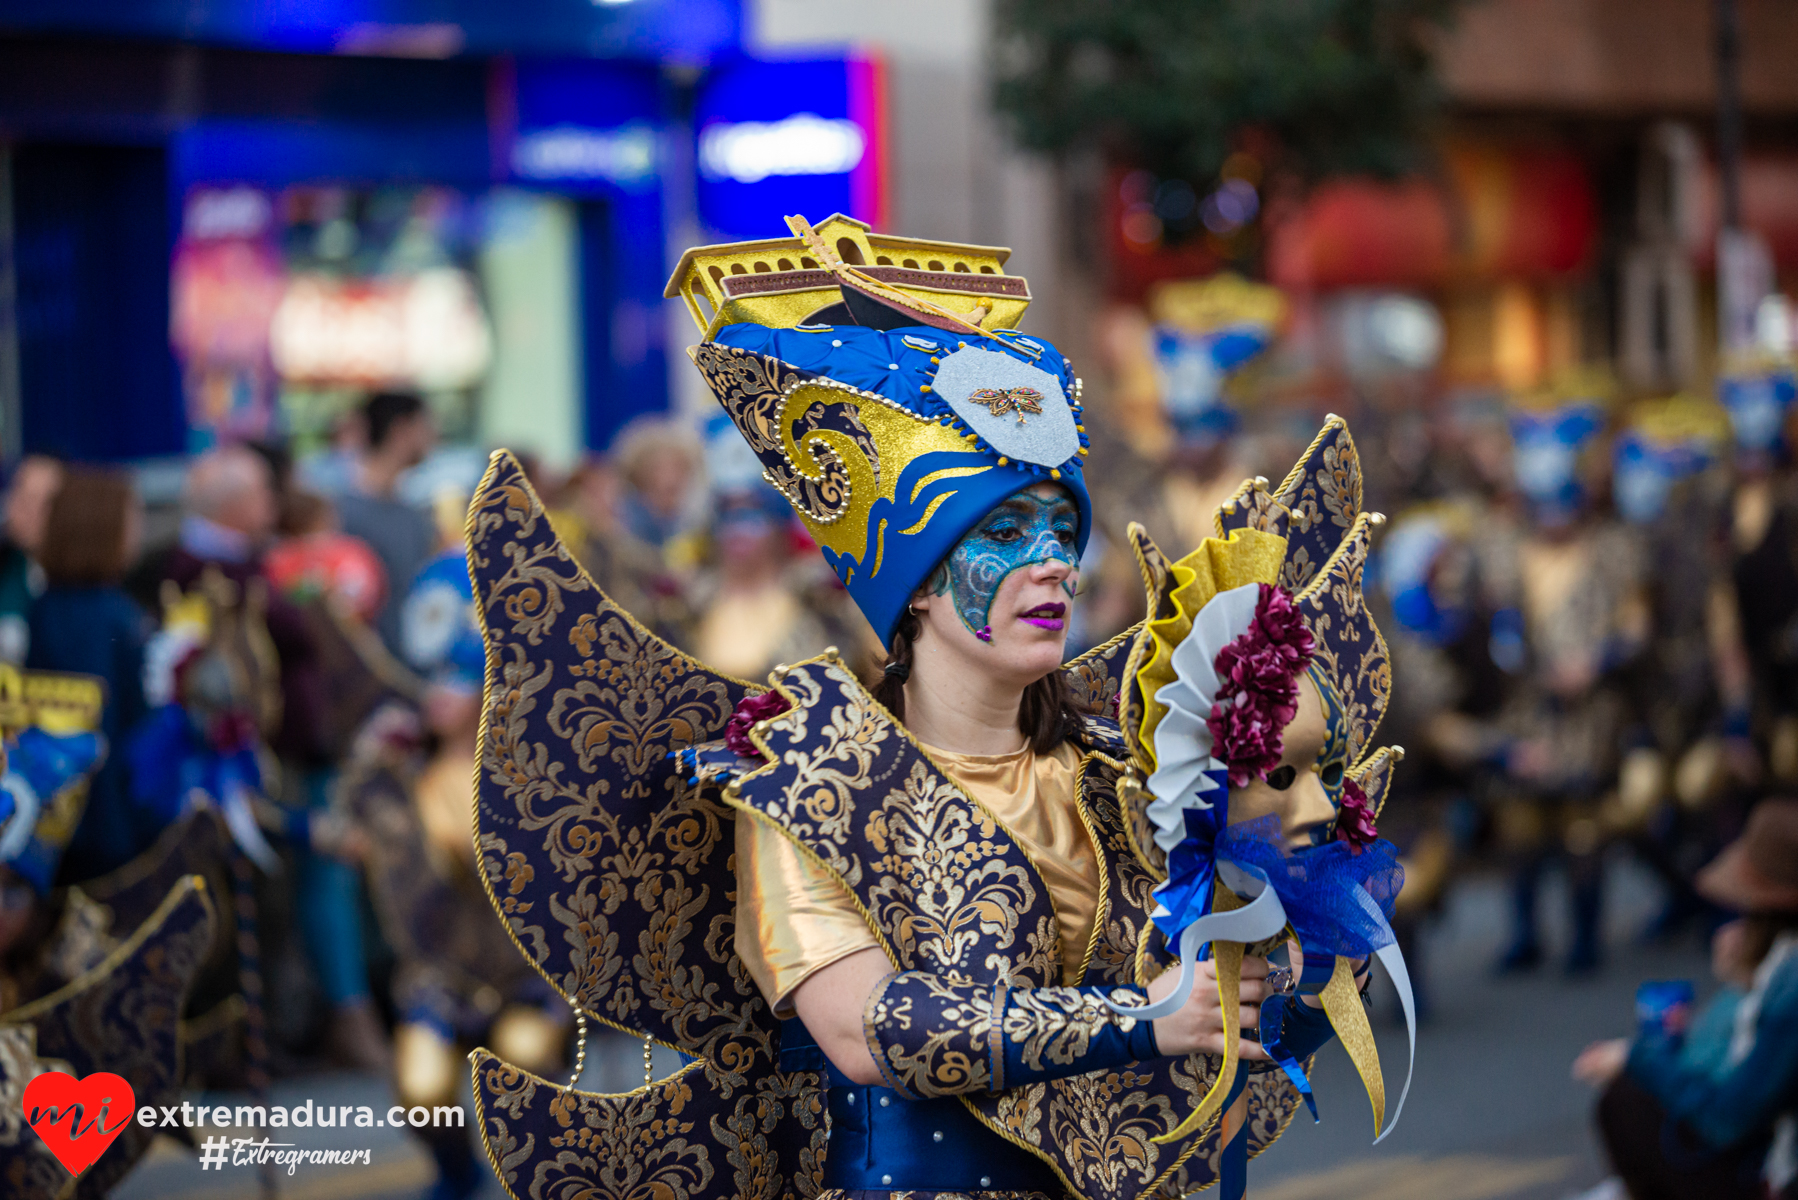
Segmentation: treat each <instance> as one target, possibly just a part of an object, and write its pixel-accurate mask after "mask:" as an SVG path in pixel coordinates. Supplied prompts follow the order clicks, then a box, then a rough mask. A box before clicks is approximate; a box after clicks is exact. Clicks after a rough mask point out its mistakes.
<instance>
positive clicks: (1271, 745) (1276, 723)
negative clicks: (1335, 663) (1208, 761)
mask: <svg viewBox="0 0 1798 1200" xmlns="http://www.w3.org/2000/svg"><path fill="white" fill-rule="evenodd" d="M1313 646H1314V643H1313V642H1312V640H1311V630H1310V629H1308V628H1307V627H1306V625H1305V619H1304V618H1303V617H1302V616H1300V615H1299V612H1298V610H1297V609H1295V608H1293V606H1292V597H1291V596H1289V595H1288V594H1287V593H1286V591H1285V590H1284V589H1283V588H1277V587H1273V586H1271V585H1269V584H1265V583H1264V584H1262V585H1261V594H1260V596H1259V598H1258V599H1257V600H1256V601H1255V618H1254V620H1252V621H1250V622H1249V627H1248V628H1247V629H1246V630H1244V631H1243V633H1242V634H1241V636H1239V637H1237V639H1236V640H1235V641H1233V642H1231V643H1230V644H1229V645H1228V646H1225V647H1224V648H1223V649H1222V650H1219V651H1218V652H1217V658H1216V659H1214V660H1213V662H1212V666H1213V668H1214V669H1215V670H1216V671H1217V678H1218V689H1217V700H1216V702H1215V703H1214V704H1213V705H1212V706H1211V714H1210V715H1209V716H1208V717H1207V718H1206V721H1205V723H1206V725H1207V726H1208V727H1209V728H1210V730H1211V742H1212V746H1213V747H1214V749H1213V753H1214V754H1215V755H1216V756H1217V757H1218V758H1221V759H1223V760H1224V761H1225V762H1227V763H1229V764H1230V786H1231V787H1247V786H1248V785H1249V784H1250V783H1251V782H1253V781H1254V780H1257V779H1260V778H1262V777H1263V776H1265V775H1266V774H1267V773H1268V772H1269V771H1271V770H1273V769H1274V768H1275V767H1277V766H1279V765H1280V752H1281V750H1282V742H1281V738H1282V736H1283V735H1284V733H1285V732H1286V726H1287V724H1288V723H1289V722H1291V720H1292V718H1293V717H1294V716H1296V715H1297V714H1298V711H1299V688H1298V677H1299V675H1300V673H1302V672H1303V671H1304V669H1305V668H1306V667H1307V666H1309V665H1310V663H1311V652H1312V649H1313Z"/></svg>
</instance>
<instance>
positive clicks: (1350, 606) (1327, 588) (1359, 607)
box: [1287, 513, 1392, 763]
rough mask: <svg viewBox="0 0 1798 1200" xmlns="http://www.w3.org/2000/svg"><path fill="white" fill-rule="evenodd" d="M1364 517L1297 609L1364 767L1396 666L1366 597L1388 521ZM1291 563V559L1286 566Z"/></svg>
mask: <svg viewBox="0 0 1798 1200" xmlns="http://www.w3.org/2000/svg"><path fill="white" fill-rule="evenodd" d="M1385 519H1386V518H1385V517H1383V516H1381V515H1380V514H1378V513H1362V514H1361V515H1360V516H1359V517H1357V518H1356V519H1355V522H1354V526H1353V528H1352V529H1350V531H1349V535H1348V537H1346V538H1345V539H1343V541H1342V544H1341V545H1340V546H1339V547H1337V549H1336V552H1335V554H1333V555H1332V556H1331V557H1330V559H1329V560H1328V561H1327V562H1326V563H1325V564H1324V566H1323V569H1322V570H1321V571H1319V572H1318V573H1317V574H1316V575H1315V576H1313V577H1312V580H1311V582H1310V583H1309V584H1307V585H1306V587H1305V589H1304V590H1303V591H1301V592H1299V593H1298V595H1297V597H1296V599H1297V601H1298V609H1299V611H1300V612H1301V613H1302V614H1304V617H1305V624H1306V625H1308V626H1309V627H1310V629H1311V635H1312V637H1313V638H1314V639H1315V641H1316V650H1315V658H1314V661H1315V662H1316V663H1317V664H1318V666H1320V667H1321V668H1322V669H1323V671H1324V673H1325V674H1326V675H1328V676H1329V679H1330V682H1331V683H1332V684H1333V685H1334V686H1335V688H1336V694H1337V695H1338V696H1340V697H1341V698H1342V701H1343V704H1344V706H1345V707H1346V708H1347V710H1348V725H1349V753H1348V761H1349V762H1350V763H1359V762H1360V760H1361V758H1362V756H1363V755H1365V754H1366V753H1367V748H1368V746H1369V744H1370V743H1371V742H1372V741H1373V735H1374V731H1375V730H1376V729H1378V728H1379V725H1380V720H1381V718H1383V717H1384V716H1385V715H1386V705H1387V703H1388V702H1389V701H1390V700H1391V699H1392V661H1391V658H1390V656H1389V655H1388V654H1387V651H1386V639H1385V638H1383V637H1381V636H1380V630H1379V627H1378V626H1376V625H1375V624H1374V621H1373V614H1372V613H1371V612H1370V611H1368V607H1367V600H1366V597H1364V596H1363V595H1362V594H1361V573H1362V571H1363V569H1364V568H1365V567H1366V566H1367V550H1368V543H1369V541H1370V539H1371V538H1372V535H1373V529H1374V527H1375V526H1376V525H1379V524H1381V523H1383V522H1384V521H1385ZM1287 561H1288V562H1290V561H1291V559H1290V557H1289V558H1288V560H1287Z"/></svg>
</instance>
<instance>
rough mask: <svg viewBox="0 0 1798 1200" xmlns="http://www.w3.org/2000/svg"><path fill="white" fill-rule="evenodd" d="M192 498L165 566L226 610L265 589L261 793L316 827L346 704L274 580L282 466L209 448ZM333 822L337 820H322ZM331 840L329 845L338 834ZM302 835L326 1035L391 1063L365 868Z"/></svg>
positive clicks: (359, 1056) (301, 878) (309, 631)
mask: <svg viewBox="0 0 1798 1200" xmlns="http://www.w3.org/2000/svg"><path fill="white" fill-rule="evenodd" d="M182 501H183V510H184V511H183V515H182V521H181V540H180V544H179V545H178V546H177V547H176V549H175V550H174V551H173V553H172V554H170V555H169V556H168V557H167V558H166V559H165V560H164V561H163V562H162V563H161V565H160V574H161V576H162V578H164V579H165V580H167V581H168V582H170V583H172V584H174V585H175V586H176V587H177V588H178V589H179V590H180V591H181V592H183V593H186V594H190V595H196V594H201V593H208V592H210V593H216V595H214V596H209V597H207V602H208V603H217V602H222V603H223V606H224V609H225V610H226V611H228V612H232V613H235V612H236V609H237V606H238V605H240V604H241V603H243V602H245V601H247V600H249V599H250V598H251V597H255V598H256V599H255V600H254V603H255V605H256V607H257V609H258V610H259V613H258V615H257V616H255V617H254V618H252V623H253V624H260V626H261V628H262V629H263V630H264V631H265V636H266V640H267V643H268V644H269V645H270V646H272V648H273V651H274V662H273V663H271V664H268V667H267V669H266V671H265V672H264V673H262V674H261V675H259V678H258V682H259V683H261V684H266V685H268V686H272V687H274V688H275V689H276V691H275V693H274V697H273V699H272V700H271V701H270V703H271V704H272V709H271V711H272V713H273V714H274V718H273V719H274V720H275V721H276V724H275V726H274V728H273V730H272V733H268V734H267V748H268V749H269V750H270V751H272V752H273V754H274V755H275V757H276V759H277V760H278V765H279V767H280V770H279V771H278V772H271V773H270V774H269V776H268V777H267V778H266V779H264V780H263V781H262V786H261V789H260V790H259V791H258V794H259V795H264V796H268V797H270V798H271V799H277V800H278V801H279V802H280V803H281V805H282V806H283V807H284V808H286V809H287V810H288V813H287V817H286V820H287V821H289V822H290V823H291V824H292V825H293V827H294V829H296V830H310V829H311V827H312V825H313V824H315V823H318V818H319V817H320V816H323V815H324V814H327V813H328V812H329V806H330V784H331V778H332V773H333V767H334V764H333V761H332V745H331V740H330V738H329V736H328V729H329V728H330V725H331V720H332V712H331V710H332V709H333V708H334V707H335V705H334V704H333V703H331V700H332V699H334V700H336V701H337V702H339V703H341V700H342V697H333V698H330V699H328V698H327V692H326V686H327V685H326V679H325V675H324V672H323V670H322V664H321V661H320V652H319V645H318V638H317V631H316V629H315V627H314V624H313V622H312V620H311V619H310V618H309V617H308V616H307V614H306V612H305V610H304V609H302V608H301V607H300V606H298V605H296V604H294V603H292V602H290V601H289V600H288V599H287V598H286V597H284V596H281V595H278V594H273V593H272V592H271V590H270V588H269V586H268V578H267V575H266V574H265V572H264V567H263V559H264V555H265V553H266V552H267V550H268V547H269V544H270V542H271V540H272V539H273V537H274V534H275V530H276V523H277V520H278V518H279V515H280V505H281V500H280V496H279V493H278V492H277V490H276V481H275V476H274V472H273V471H272V470H271V469H270V467H269V465H268V462H267V461H266V460H265V459H264V458H263V456H262V455H260V454H258V453H256V452H255V451H253V450H250V449H248V448H246V447H242V446H226V447H221V448H219V449H216V450H210V451H208V452H207V453H205V454H203V455H201V456H200V457H199V458H197V459H196V460H195V461H194V463H193V465H192V466H191V467H190V468H189V469H188V477H187V482H186V486H185V488H184V490H183V494H182ZM209 571H210V572H216V574H217V575H218V577H219V578H220V579H222V580H224V581H226V582H229V583H230V584H232V585H233V586H234V588H235V589H236V591H235V592H232V593H230V595H229V597H228V598H225V596H226V594H225V593H224V592H221V591H220V590H219V589H218V588H217V587H216V585H211V584H208V585H206V586H205V587H202V586H201V585H202V582H203V580H204V579H205V577H206V575H207V573H208V572H209ZM221 598H224V599H222V601H221ZM165 609H166V605H165ZM233 619H234V620H235V617H233ZM265 732H266V731H265ZM177 807H178V806H177ZM332 825H333V822H331V821H329V820H328V819H327V820H325V821H324V822H323V823H322V824H321V828H330V827H331V826H332ZM234 832H237V831H234ZM238 840H239V844H240V845H246V844H247V841H248V834H247V833H239V835H238ZM325 842H326V844H330V842H331V839H330V838H326V839H325ZM293 845H294V852H295V862H294V868H295V874H296V876H297V879H296V882H295V885H294V906H295V912H294V916H295V919H296V921H297V924H298V926H299V933H300V936H301V939H302V940H303V942H304V945H305V948H306V953H307V958H308V960H309V961H310V963H311V965H312V968H313V970H314V971H315V972H316V973H317V976H318V982H319V985H320V988H321V990H322V991H323V992H324V999H325V1003H326V1005H327V1006H328V1008H329V1010H330V1018H329V1022H330V1023H329V1028H328V1029H327V1034H326V1044H327V1045H328V1046H329V1047H330V1049H331V1052H332V1053H333V1055H334V1056H335V1057H336V1058H338V1059H339V1060H340V1061H342V1062H344V1063H345V1064H347V1065H354V1066H362V1067H366V1068H371V1069H379V1068H384V1067H385V1065H386V1062H387V1052H386V1037H385V1034H384V1032H383V1030H382V1028H381V1023H380V1020H379V1018H378V1015H377V1013H376V1011H375V1007H374V998H373V994H372V991H371V989H370V985H369V979H368V968H367V964H366V962H365V961H364V956H363V949H362V947H363V922H362V907H361V901H360V898H359V884H358V881H357V877H356V872H355V869H354V867H352V866H351V865H350V864H349V863H347V862H344V861H342V860H341V859H340V858H339V857H338V856H337V855H336V854H332V853H328V852H326V851H325V850H324V848H323V847H322V846H318V847H315V846H313V845H312V844H311V842H310V839H309V836H300V837H297V838H296V839H295V840H294V843H293Z"/></svg>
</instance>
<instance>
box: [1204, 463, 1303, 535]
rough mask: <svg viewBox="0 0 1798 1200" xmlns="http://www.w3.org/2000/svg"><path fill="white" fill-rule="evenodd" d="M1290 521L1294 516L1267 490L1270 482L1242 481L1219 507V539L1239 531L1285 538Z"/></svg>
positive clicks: (1217, 519) (1258, 480)
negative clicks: (1251, 530) (1250, 530)
mask: <svg viewBox="0 0 1798 1200" xmlns="http://www.w3.org/2000/svg"><path fill="white" fill-rule="evenodd" d="M1291 520H1292V513H1291V512H1290V511H1289V510H1288V509H1287V507H1286V506H1285V505H1284V504H1281V503H1280V502H1279V501H1278V500H1275V499H1274V497H1273V493H1271V492H1269V491H1268V490H1267V480H1265V479H1262V478H1261V477H1260V476H1256V477H1255V478H1254V479H1245V480H1243V481H1242V486H1241V487H1239V488H1237V489H1236V493H1235V494H1234V495H1233V496H1231V497H1230V498H1229V499H1228V500H1226V501H1224V502H1223V504H1221V505H1219V506H1218V510H1217V516H1216V525H1217V536H1218V537H1220V538H1228V537H1229V536H1230V535H1231V534H1232V533H1235V532H1236V531H1237V530H1238V529H1259V530H1260V531H1261V532H1263V533H1271V534H1273V535H1274V536H1275V537H1285V536H1286V528H1287V526H1288V525H1289V524H1290V523H1291Z"/></svg>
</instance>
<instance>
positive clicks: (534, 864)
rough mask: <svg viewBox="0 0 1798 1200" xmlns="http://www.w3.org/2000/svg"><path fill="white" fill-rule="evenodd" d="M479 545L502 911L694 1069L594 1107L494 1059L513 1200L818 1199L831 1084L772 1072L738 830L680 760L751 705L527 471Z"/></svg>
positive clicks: (489, 844) (480, 1099)
mask: <svg viewBox="0 0 1798 1200" xmlns="http://www.w3.org/2000/svg"><path fill="white" fill-rule="evenodd" d="M468 546H469V549H468V560H469V566H470V574H471V576H472V578H473V581H474V585H475V597H476V609H477V612H478V614H479V616H480V618H481V621H482V626H483V630H484V632H485V635H486V639H487V695H486V704H485V713H484V717H483V723H482V739H481V760H480V774H479V783H478V788H477V792H476V796H475V807H474V836H475V845H476V850H477V853H478V855H479V866H480V876H481V882H482V886H483V888H484V890H485V892H486V894H487V898H488V900H489V902H490V903H491V904H492V906H493V908H494V910H495V912H497V913H498V914H499V918H500V921H501V922H502V923H503V930H504V933H505V934H506V935H507V936H508V938H509V940H510V941H511V942H512V944H513V945H514V947H515V948H516V949H517V950H518V951H519V952H520V953H521V954H523V956H524V958H525V960H526V961H527V962H528V963H529V964H531V965H532V966H534V967H535V968H536V969H537V970H538V971H539V972H541V973H542V974H543V976H544V977H545V978H546V979H547V980H548V981H549V982H550V984H551V985H552V986H554V987H555V988H556V990H557V991H559V992H560V993H561V994H562V995H563V996H564V997H566V998H567V999H569V1000H570V1002H571V1003H574V1004H577V1005H579V1006H580V1007H581V1008H582V1009H584V1010H585V1011H586V1013H587V1015H588V1017H589V1019H598V1020H600V1021H601V1022H603V1023H606V1024H610V1025H613V1026H615V1027H618V1028H621V1029H624V1030H627V1031H629V1032H632V1033H636V1034H639V1035H647V1036H649V1037H651V1038H654V1039H655V1040H658V1041H661V1042H663V1043H665V1044H667V1045H671V1046H673V1047H675V1048H676V1049H679V1050H681V1051H683V1052H684V1053H686V1054H688V1055H692V1056H694V1057H695V1058H697V1059H698V1060H699V1061H698V1062H696V1063H694V1064H692V1065H691V1066H689V1067H688V1068H686V1069H684V1070H683V1071H682V1072H680V1073H679V1074H677V1075H676V1076H674V1077H672V1078H671V1079H669V1080H665V1081H663V1083H661V1084H658V1085H656V1086H655V1087H654V1088H650V1089H646V1090H644V1091H642V1092H635V1093H631V1094H630V1095H629V1096H625V1097H600V1096H593V1095H590V1094H587V1093H572V1092H569V1091H568V1090H567V1089H565V1088H560V1087H557V1086H555V1085H552V1084H549V1083H546V1082H544V1081H543V1080H540V1079H538V1078H536V1077H535V1076H531V1075H529V1074H528V1073H526V1072H524V1071H521V1070H519V1069H518V1068H516V1067H512V1066H509V1065H508V1064H505V1063H503V1062H501V1061H500V1060H498V1059H496V1058H494V1057H493V1056H492V1055H491V1054H488V1053H486V1052H485V1051H477V1052H476V1054H475V1056H474V1061H475V1090H476V1099H477V1103H478V1104H479V1105H480V1107H481V1111H482V1116H481V1134H482V1138H483V1141H484V1142H485V1144H486V1146H487V1150H488V1155H489V1158H490V1159H491V1161H492V1163H493V1166H494V1170H495V1171H496V1172H497V1173H498V1174H499V1177H500V1179H501V1181H502V1182H503V1183H504V1184H505V1186H506V1188H507V1189H508V1191H509V1192H511V1194H512V1195H513V1196H514V1197H515V1198H517V1200H525V1198H526V1197H529V1198H530V1200H576V1198H577V1197H578V1198H580V1200H601V1198H616V1200H724V1197H727V1196H729V1197H736V1196H766V1197H769V1198H770V1200H773V1198H775V1197H779V1196H786V1195H790V1194H792V1193H793V1192H794V1191H797V1192H798V1193H799V1194H800V1195H802V1196H809V1195H812V1194H815V1193H816V1192H817V1191H818V1189H819V1187H820V1186H821V1181H822V1177H823V1176H822V1164H823V1156H824V1121H823V1094H822V1091H821V1088H820V1084H819V1080H818V1078H817V1076H816V1075H815V1074H812V1073H809V1072H802V1073H793V1074H782V1073H780V1072H779V1071H778V1070H777V1069H776V1064H775V1058H774V1046H775V1044H776V1042H775V1038H776V1036H777V1034H776V1024H775V1022H774V1020H773V1017H772V1016H771V1014H770V1013H769V1012H768V1009H767V1005H766V1003H765V1002H764V1001H763V999H762V997H761V994H760V993H759V992H758V991H757V990H756V987H755V984H754V982H753V981H752V980H751V979H750V978H749V975H748V972H747V971H745V970H744V968H743V964H742V962H741V961H740V960H739V959H738V958H737V956H736V954H735V950H734V940H735V929H736V905H735V884H734V879H733V876H732V873H731V855H732V853H733V849H734V844H735V841H734V839H735V834H734V827H733V825H732V822H733V821H734V820H735V819H736V815H735V814H734V813H733V812H731V811H730V809H728V808H727V807H725V806H724V805H723V804H722V803H721V800H720V796H719V793H718V790H717V787H716V786H715V785H713V786H694V785H692V784H690V783H689V782H688V781H687V780H686V779H683V778H682V777H681V774H680V771H679V769H678V766H677V764H676V762H675V760H674V759H673V758H672V757H671V755H672V754H673V753H674V752H675V751H678V750H682V749H685V748H686V747H688V746H691V745H694V744H696V743H701V742H706V741H710V740H713V739H716V738H717V737H719V736H720V735H721V734H722V733H723V731H724V727H725V724H726V723H727V722H728V720H729V719H730V715H731V712H732V710H733V709H734V708H735V706H736V704H737V703H738V702H739V701H740V700H742V699H743V697H744V696H746V695H748V694H750V693H751V692H752V691H754V690H756V689H754V688H753V687H752V686H751V685H749V684H747V683H744V682H742V681H740V680H735V679H730V678H728V677H726V676H723V675H719V674H717V673H715V672H712V671H709V670H707V669H706V668H705V667H703V666H701V665H700V664H699V663H696V662H694V661H693V660H692V659H690V658H688V657H686V656H685V655H683V654H681V653H680V652H679V651H678V650H676V649H675V648H674V647H673V646H670V645H669V644H667V643H666V642H664V641H662V640H660V639H659V638H657V637H655V636H654V635H653V634H651V633H650V632H649V631H648V630H646V629H644V628H643V627H642V626H641V625H639V624H637V622H636V621H634V620H632V618H631V617H630V615H629V614H628V613H626V612H624V611H623V610H622V609H620V608H619V607H618V606H617V605H615V604H613V603H612V602H611V600H610V599H608V598H607V597H606V595H605V594H604V592H602V591H601V590H600V589H599V588H598V587H597V586H595V585H594V583H593V582H592V580H591V579H590V578H589V577H588V576H587V575H586V574H585V573H584V572H583V571H582V570H581V569H580V568H579V567H578V566H577V565H576V564H575V562H574V560H573V559H572V558H571V557H570V556H569V554H568V552H567V550H566V549H565V548H564V547H563V546H562V544H561V542H560V541H559V540H558V539H557V537H556V535H555V532H554V530H553V529H552V528H551V527H550V525H549V522H548V521H547V519H545V517H544V513H543V508H542V504H541V502H540V501H539V500H538V498H537V496H536V493H535V492H534V491H533V490H532V489H531V487H530V485H529V483H528V482H527V481H526V480H525V478H524V474H523V472H522V470H521V469H520V468H519V466H518V463H517V461H516V460H515V459H513V458H512V457H511V456H510V455H507V454H503V453H502V454H498V455H495V457H494V460H493V462H492V464H491V465H490V467H489V469H488V473H487V477H486V479H485V480H483V482H482V486H481V488H480V490H479V491H478V492H477V494H476V496H475V499H474V502H473V504H472V505H471V507H470V512H469V523H468ZM415 915H416V914H415ZM414 924H416V922H414Z"/></svg>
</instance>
